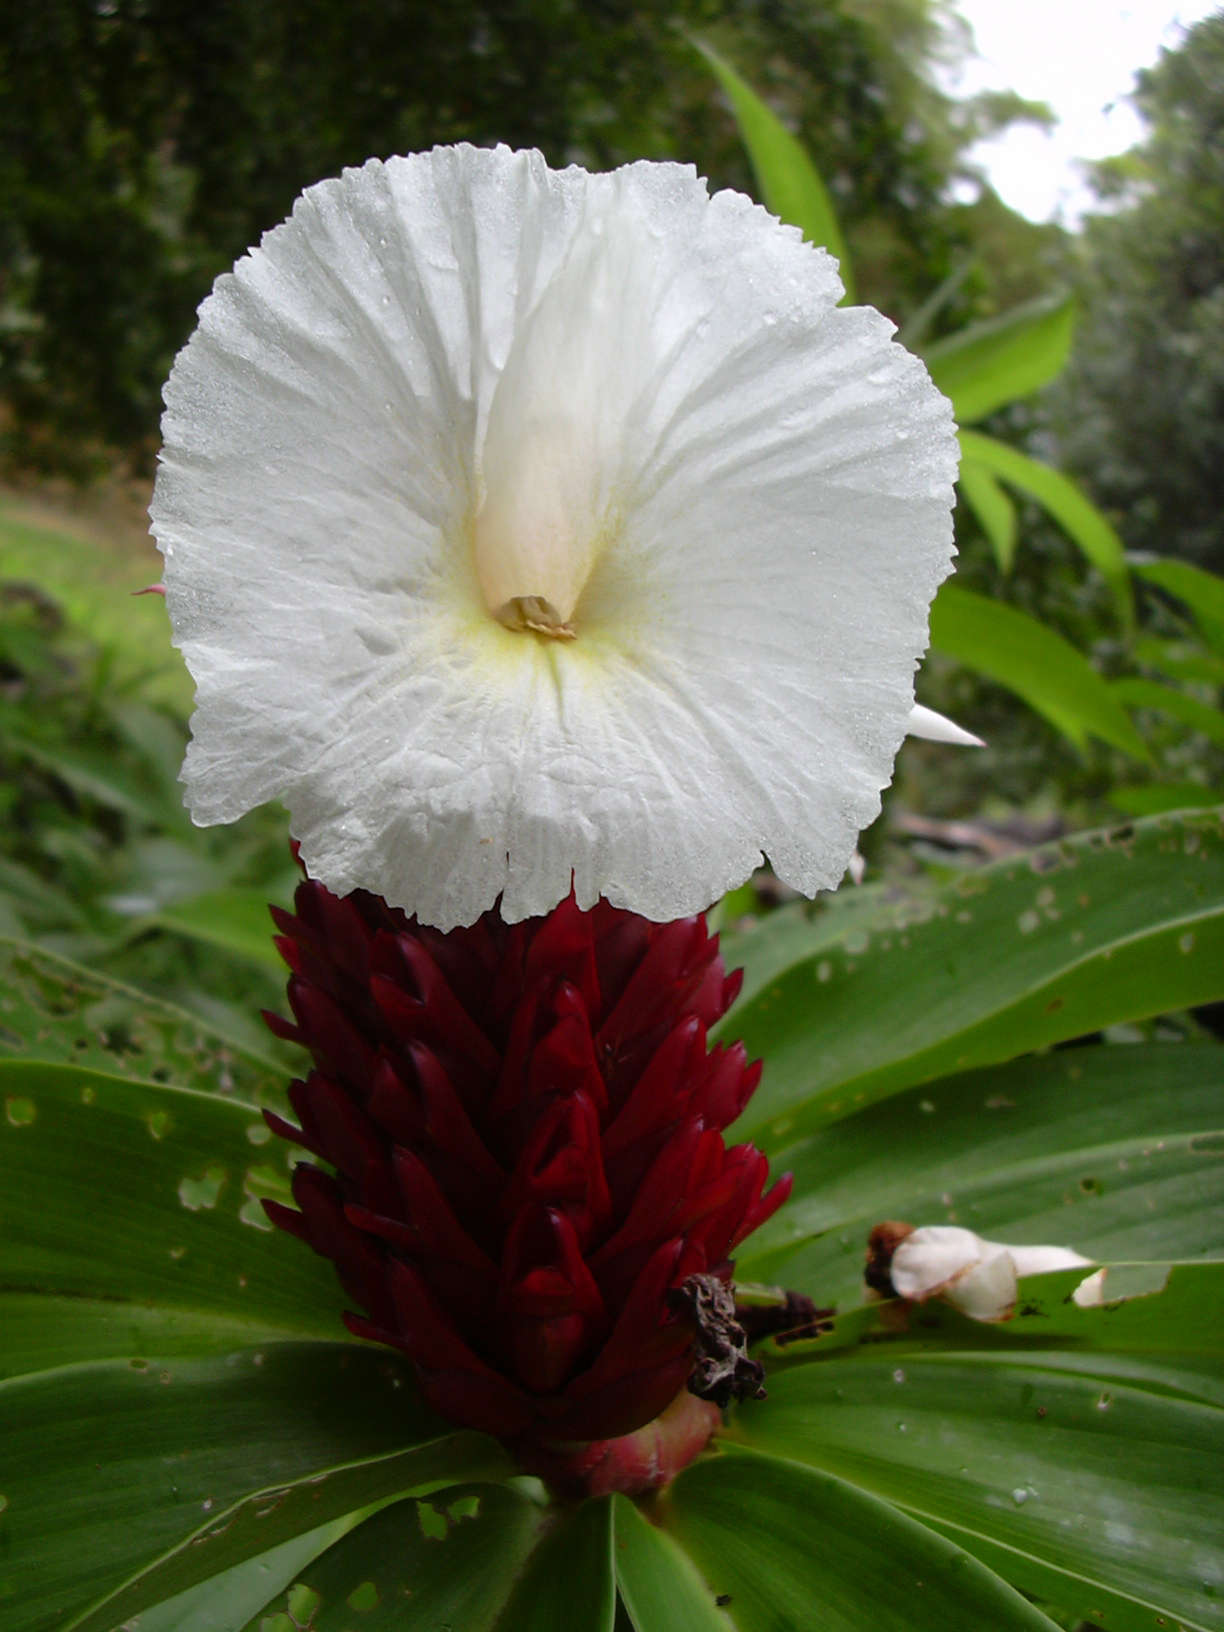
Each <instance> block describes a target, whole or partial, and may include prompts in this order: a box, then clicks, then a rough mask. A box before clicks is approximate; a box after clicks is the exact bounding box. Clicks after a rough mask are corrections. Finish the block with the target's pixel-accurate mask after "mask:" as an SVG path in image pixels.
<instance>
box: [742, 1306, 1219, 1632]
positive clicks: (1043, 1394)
mask: <svg viewBox="0 0 1224 1632" xmlns="http://www.w3.org/2000/svg"><path fill="white" fill-rule="evenodd" d="M1098 1315H1099V1312H1098ZM734 1432H735V1433H736V1435H737V1436H740V1437H742V1438H743V1440H744V1441H745V1443H747V1444H749V1445H751V1446H753V1447H754V1448H756V1449H758V1450H760V1451H765V1452H770V1453H772V1454H774V1455H775V1456H783V1457H787V1458H790V1459H793V1460H794V1461H797V1462H804V1463H810V1464H811V1465H813V1466H815V1467H818V1468H820V1469H822V1470H824V1471H826V1472H828V1473H833V1474H836V1475H838V1476H840V1477H841V1478H843V1479H847V1480H850V1481H852V1482H853V1483H854V1484H855V1485H858V1486H861V1487H862V1488H864V1489H866V1490H869V1491H872V1492H873V1493H875V1494H876V1495H877V1496H882V1497H885V1498H887V1499H888V1500H890V1501H894V1502H897V1503H899V1504H901V1505H902V1506H903V1507H904V1508H905V1509H906V1510H907V1511H908V1512H910V1513H912V1514H913V1515H914V1516H915V1517H917V1518H920V1519H924V1520H928V1519H929V1520H934V1521H936V1522H939V1523H941V1525H943V1526H944V1527H945V1534H948V1535H950V1536H952V1537H953V1538H954V1539H955V1540H956V1541H957V1542H959V1543H960V1545H961V1546H963V1547H965V1548H966V1549H968V1550H969V1551H970V1552H974V1553H978V1552H979V1551H980V1549H979V1545H978V1543H979V1538H984V1539H985V1540H986V1541H987V1542H989V1543H993V1544H994V1545H993V1546H992V1547H991V1548H990V1549H989V1551H984V1550H983V1551H981V1556H983V1558H984V1559H985V1560H986V1561H987V1562H989V1564H990V1566H991V1568H992V1569H995V1570H998V1571H1000V1572H1001V1573H1003V1574H1004V1575H1005V1576H1006V1577H1007V1579H1009V1580H1010V1581H1012V1582H1013V1584H1014V1585H1016V1586H1017V1587H1019V1588H1021V1589H1022V1590H1023V1591H1026V1592H1030V1593H1033V1594H1035V1595H1036V1596H1038V1597H1043V1598H1046V1599H1048V1600H1051V1601H1053V1602H1054V1603H1057V1604H1061V1605H1065V1606H1066V1607H1068V1608H1071V1609H1075V1610H1077V1611H1078V1612H1079V1613H1080V1614H1081V1615H1083V1616H1085V1617H1090V1618H1092V1619H1093V1620H1098V1619H1099V1620H1103V1621H1104V1624H1105V1625H1107V1626H1109V1627H1111V1628H1112V1627H1117V1628H1118V1629H1119V1632H1154V1628H1155V1627H1156V1626H1157V1625H1158V1624H1159V1623H1158V1622H1156V1620H1155V1619H1154V1617H1155V1616H1157V1615H1161V1614H1164V1615H1166V1616H1169V1617H1172V1618H1174V1619H1176V1620H1178V1621H1180V1622H1181V1623H1182V1624H1188V1625H1191V1626H1195V1627H1199V1626H1210V1627H1216V1626H1219V1625H1221V1624H1222V1620H1224V1598H1221V1597H1218V1596H1216V1591H1217V1586H1218V1583H1220V1582H1221V1581H1224V1545H1222V1542H1221V1538H1222V1537H1224V1487H1221V1484H1220V1481H1219V1468H1220V1465H1221V1464H1220V1456H1221V1453H1224V1412H1221V1411H1220V1410H1218V1409H1215V1408H1213V1407H1210V1406H1206V1405H1203V1404H1202V1403H1200V1402H1197V1401H1191V1400H1185V1399H1180V1398H1174V1397H1171V1396H1167V1395H1162V1394H1159V1393H1157V1392H1155V1391H1154V1390H1153V1389H1152V1388H1151V1387H1150V1386H1144V1387H1141V1388H1136V1387H1132V1386H1129V1385H1128V1384H1127V1382H1126V1381H1125V1378H1123V1377H1114V1378H1112V1379H1111V1380H1110V1382H1109V1384H1108V1386H1107V1387H1102V1385H1101V1382H1100V1380H1099V1379H1097V1378H1093V1377H1090V1376H1081V1375H1075V1374H1072V1373H1067V1372H1063V1371H1060V1370H1058V1369H1057V1360H1056V1359H1052V1360H1051V1363H1050V1365H1049V1366H1037V1365H1033V1364H1032V1363H1031V1361H1030V1360H1027V1359H1024V1358H1021V1357H1015V1356H1010V1355H1006V1354H993V1355H984V1354H978V1355H972V1354H969V1355H955V1354H953V1355H918V1354H908V1355H906V1356H905V1357H904V1360H903V1362H902V1363H898V1362H897V1359H896V1357H895V1356H893V1355H889V1356H881V1357H880V1358H878V1359H876V1358H873V1359H867V1358H863V1359H859V1360H856V1361H853V1362H851V1363H848V1364H829V1365H807V1366H799V1367H795V1368H793V1369H790V1370H787V1371H784V1372H781V1373H779V1374H777V1375H775V1376H771V1378H770V1383H769V1398H768V1400H766V1401H763V1402H761V1403H760V1404H759V1405H753V1406H747V1407H744V1408H743V1409H741V1410H740V1411H739V1412H738V1413H737V1416H736V1422H735V1427H734ZM1102 1612H1103V1613H1102Z"/></svg>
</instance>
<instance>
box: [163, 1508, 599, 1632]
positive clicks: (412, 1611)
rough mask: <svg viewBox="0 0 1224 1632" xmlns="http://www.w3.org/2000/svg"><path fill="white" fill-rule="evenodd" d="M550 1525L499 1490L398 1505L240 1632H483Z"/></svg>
mask: <svg viewBox="0 0 1224 1632" xmlns="http://www.w3.org/2000/svg"><path fill="white" fill-rule="evenodd" d="M548 1522H549V1515H548V1514H547V1512H546V1511H545V1510H544V1509H543V1508H541V1506H540V1505H539V1503H538V1502H535V1501H533V1500H531V1498H530V1497H529V1496H527V1495H524V1494H523V1492H522V1491H521V1490H517V1489H514V1488H508V1487H506V1486H497V1485H456V1486H450V1487H448V1488H446V1489H442V1490H438V1491H436V1492H434V1493H433V1494H432V1495H431V1496H429V1497H425V1498H422V1499H420V1500H416V1501H406V1502H397V1503H396V1504H395V1505H394V1506H392V1507H386V1508H384V1509H383V1510H382V1512H380V1513H377V1514H375V1515H374V1517H373V1518H369V1519H366V1521H365V1522H364V1523H363V1524H361V1525H358V1526H357V1528H356V1529H353V1530H350V1531H349V1533H348V1534H347V1535H345V1536H344V1537H343V1538H342V1539H340V1540H339V1541H337V1542H336V1543H335V1544H334V1545H333V1546H332V1547H331V1548H330V1549H329V1550H328V1551H327V1552H324V1553H322V1554H321V1555H320V1556H318V1557H316V1558H315V1559H314V1561H313V1562H312V1563H310V1564H308V1565H307V1566H306V1567H305V1568H304V1569H302V1570H300V1571H299V1572H298V1573H297V1575H296V1576H295V1577H294V1578H293V1580H292V1582H287V1583H286V1587H285V1590H283V1591H282V1592H281V1593H280V1594H279V1596H277V1597H275V1598H271V1597H270V1598H269V1599H268V1600H266V1601H265V1603H264V1604H263V1605H262V1606H261V1610H262V1613H261V1614H258V1615H255V1616H254V1617H253V1618H252V1620H251V1622H250V1625H249V1627H248V1628H247V1632H261V1628H266V1629H267V1632H294V1621H295V1619H296V1621H297V1623H298V1625H300V1624H301V1623H302V1622H303V1621H304V1620H307V1619H308V1620H309V1627H310V1632H356V1629H357V1628H358V1627H360V1628H361V1629H362V1632H437V1629H438V1628H439V1627H449V1628H450V1629H451V1632H487V1629H488V1628H490V1627H492V1626H493V1624H494V1622H495V1621H496V1619H497V1617H498V1614H499V1613H500V1611H501V1609H502V1607H503V1606H504V1604H505V1602H506V1600H507V1598H508V1597H509V1596H510V1593H511V1591H512V1590H513V1588H514V1584H515V1581H516V1580H517V1579H518V1577H519V1575H520V1574H521V1573H522V1570H523V1567H524V1565H525V1564H526V1562H527V1560H528V1558H529V1557H530V1555H531V1552H532V1551H533V1549H534V1548H535V1546H536V1545H537V1543H538V1541H539V1539H540V1536H541V1534H542V1533H543V1531H544V1530H545V1529H546V1527H547V1524H548ZM295 1611H296V1612H297V1613H296V1615H295ZM303 1611H307V1612H308V1614H303V1613H302V1612H303ZM270 1617H272V1622H271V1626H269V1624H268V1622H269V1618H270ZM276 1617H283V1620H282V1619H278V1618H276ZM574 1624H575V1627H576V1628H580V1627H581V1622H575V1623H574ZM142 1632H143V1623H142ZM167 1632H169V1629H168V1628H167Z"/></svg>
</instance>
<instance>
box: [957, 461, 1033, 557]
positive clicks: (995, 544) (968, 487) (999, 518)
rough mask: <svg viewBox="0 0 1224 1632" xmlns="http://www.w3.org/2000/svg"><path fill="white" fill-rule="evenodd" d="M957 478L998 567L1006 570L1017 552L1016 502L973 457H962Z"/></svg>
mask: <svg viewBox="0 0 1224 1632" xmlns="http://www.w3.org/2000/svg"><path fill="white" fill-rule="evenodd" d="M959 480H960V490H961V496H962V497H963V498H964V499H965V500H966V501H967V503H968V505H969V508H970V509H971V510H972V511H973V513H974V515H975V516H976V517H977V520H978V524H979V526H980V527H981V529H982V531H983V532H984V533H985V534H986V537H987V538H988V539H989V540H990V547H991V549H992V550H993V551H994V558H995V561H996V563H997V564H998V568H999V571H1000V572H1002V573H1009V572H1010V571H1011V568H1012V562H1013V560H1014V559H1015V556H1016V533H1017V529H1018V522H1017V520H1016V507H1015V505H1014V504H1013V503H1012V501H1011V500H1010V499H1009V498H1008V496H1007V494H1006V493H1005V492H1004V490H1003V488H1002V486H1001V485H1000V484H999V482H998V481H996V479H995V477H994V475H993V474H992V473H991V472H990V471H989V470H987V468H986V466H985V465H979V464H977V463H975V462H974V460H972V459H962V460H961V467H960V478H959Z"/></svg>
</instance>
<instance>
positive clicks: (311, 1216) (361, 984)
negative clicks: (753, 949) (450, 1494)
mask: <svg viewBox="0 0 1224 1632" xmlns="http://www.w3.org/2000/svg"><path fill="white" fill-rule="evenodd" d="M295 904H296V915H294V914H289V913H285V912H279V911H275V909H274V916H275V918H276V922H277V925H278V927H279V928H280V929H281V931H282V932H283V933H282V937H281V939H280V940H279V941H278V945H279V946H280V947H281V950H282V952H283V953H284V956H285V959H286V961H287V962H288V963H289V965H290V968H291V969H292V971H293V973H292V976H291V978H290V981H289V1003H290V1006H291V1008H292V1010H293V1014H294V1019H295V1021H296V1024H293V1025H290V1024H288V1023H287V1022H286V1021H283V1020H279V1019H277V1018H276V1017H274V1016H269V1017H268V1019H269V1024H270V1025H271V1026H272V1028H273V1030H274V1031H276V1032H277V1033H278V1035H280V1036H284V1037H291V1038H293V1039H295V1040H296V1041H298V1042H300V1043H302V1044H304V1045H305V1047H306V1048H308V1049H309V1050H310V1053H311V1055H312V1056H313V1059H314V1067H315V1068H314V1070H312V1071H311V1073H310V1075H309V1076H308V1077H307V1078H306V1080H305V1081H304V1082H295V1083H294V1084H293V1085H292V1087H291V1089H290V1099H291V1101H292V1104H293V1108H294V1111H295V1112H296V1114H297V1117H298V1119H299V1121H300V1122H301V1130H300V1131H299V1130H297V1129H295V1128H293V1127H291V1126H290V1125H289V1124H288V1123H286V1122H284V1121H283V1120H282V1119H281V1118H279V1117H276V1116H272V1115H269V1117H268V1121H269V1123H270V1124H271V1126H272V1127H273V1129H274V1130H275V1131H276V1132H277V1133H280V1134H283V1135H284V1136H285V1137H286V1138H288V1139H292V1140H294V1141H295V1142H296V1143H298V1144H300V1145H303V1146H305V1147H306V1148H307V1149H308V1150H310V1151H312V1152H313V1153H314V1154H315V1155H317V1156H319V1157H320V1158H322V1159H323V1160H324V1161H325V1162H327V1163H329V1164H330V1165H331V1166H332V1167H333V1168H334V1169H335V1175H336V1176H335V1177H332V1176H331V1175H330V1174H328V1173H326V1172H324V1171H323V1170H321V1169H320V1168H317V1167H315V1166H314V1165H313V1164H310V1163H302V1164H300V1165H299V1166H298V1167H297V1168H296V1169H295V1171H294V1179H293V1193H294V1198H295V1200H296V1201H297V1204H298V1207H299V1208H300V1209H301V1211H300V1212H295V1211H293V1210H292V1209H290V1208H288V1207H282V1206H279V1205H277V1204H276V1203H274V1202H265V1204H264V1205H265V1207H266V1208H267V1210H268V1214H269V1216H270V1217H271V1218H272V1219H273V1221H274V1222H275V1223H277V1224H280V1225H282V1226H283V1227H284V1228H285V1229H288V1230H291V1231H293V1233H294V1234H296V1235H299V1236H300V1237H301V1238H302V1239H303V1240H304V1241H307V1242H309V1244H310V1245H311V1246H312V1247H314V1249H315V1251H316V1252H320V1253H322V1254H323V1255H324V1256H326V1257H328V1258H331V1259H332V1260H333V1261H334V1263H335V1265H336V1268H337V1271H338V1273H339V1276H340V1281H341V1283H342V1285H343V1287H344V1290H345V1291H346V1293H347V1294H348V1296H349V1297H350V1298H351V1299H352V1300H353V1302H354V1303H355V1304H357V1305H358V1306H359V1307H360V1309H361V1310H362V1311H363V1313H362V1314H348V1315H346V1316H345V1320H346V1322H347V1324H348V1325H349V1327H350V1329H351V1330H352V1331H353V1332H355V1333H357V1334H359V1335H360V1336H363V1337H369V1338H374V1339H376V1340H378V1341H380V1342H383V1343H390V1344H394V1345H395V1346H396V1347H397V1348H399V1349H402V1350H403V1351H404V1353H405V1354H406V1355H408V1357H409V1359H410V1360H411V1361H412V1363H413V1365H414V1367H415V1368H416V1372H417V1376H418V1379H419V1382H420V1386H421V1389H422V1391H423V1393H424V1394H425V1396H426V1398H427V1399H428V1400H429V1401H430V1403H431V1404H432V1405H433V1406H434V1407H435V1409H437V1410H438V1411H439V1412H440V1413H441V1414H442V1415H443V1416H446V1417H448V1418H449V1419H450V1420H451V1421H452V1422H455V1423H458V1424H460V1425H462V1426H464V1427H469V1428H478V1429H482V1430H484V1431H485V1432H487V1433H492V1434H496V1435H499V1436H501V1437H503V1438H517V1437H520V1436H524V1435H525V1436H528V1437H529V1438H534V1439H536V1440H537V1441H541V1442H550V1443H555V1442H562V1441H575V1440H596V1439H610V1438H615V1437H617V1436H620V1435H624V1434H628V1433H631V1432H632V1431H633V1430H635V1429H638V1428H641V1427H642V1426H643V1425H644V1424H646V1423H648V1422H650V1421H651V1420H652V1419H653V1418H654V1417H656V1416H658V1414H659V1413H660V1412H661V1411H663V1410H664V1408H665V1407H666V1406H667V1405H668V1404H669V1403H670V1402H671V1401H672V1400H673V1399H674V1398H675V1396H676V1394H677V1393H678V1392H679V1391H680V1390H681V1389H682V1388H683V1387H684V1385H685V1383H686V1381H687V1379H688V1377H689V1375H690V1372H691V1371H692V1368H693V1349H692V1345H693V1338H694V1330H693V1326H692V1324H691V1317H690V1316H689V1315H688V1314H686V1313H685V1312H684V1308H683V1300H679V1301H678V1302H677V1300H673V1301H672V1302H669V1294H670V1293H671V1292H672V1291H673V1289H675V1288H678V1287H679V1286H681V1285H682V1283H683V1282H684V1281H685V1280H686V1278H687V1277H688V1276H690V1275H693V1274H699V1273H713V1274H716V1275H719V1276H722V1277H729V1275H730V1273H731V1264H730V1261H729V1255H730V1253H731V1252H732V1251H733V1250H734V1248H735V1246H736V1244H737V1243H738V1242H739V1241H741V1240H743V1238H744V1237H745V1236H746V1235H747V1234H748V1233H749V1232H750V1231H751V1230H754V1229H755V1228H756V1227H757V1226H758V1225H759V1224H761V1223H763V1222H764V1220H765V1219H766V1218H768V1217H769V1216H770V1215H771V1214H772V1213H773V1212H774V1211H775V1210H776V1209H777V1208H778V1207H779V1206H780V1205H781V1203H782V1201H784V1200H785V1198H786V1195H787V1194H788V1193H789V1188H790V1186H789V1181H788V1180H783V1181H782V1182H781V1183H779V1184H776V1185H775V1186H774V1187H773V1189H772V1190H771V1191H770V1192H769V1194H768V1195H763V1194H762V1192H763V1189H764V1185H765V1180H766V1173H767V1164H766V1161H765V1158H764V1156H762V1155H761V1153H760V1152H759V1151H757V1150H755V1149H754V1148H753V1147H752V1146H751V1145H734V1146H732V1147H731V1148H730V1149H727V1148H726V1146H725V1145H724V1143H723V1139H722V1130H723V1129H724V1128H725V1127H727V1126H728V1124H729V1123H731V1122H733V1121H734V1120H735V1118H736V1117H737V1116H738V1115H739V1113H740V1111H741V1110H742V1109H743V1108H744V1106H745V1104H746V1103H747V1101H748V1099H749V1096H750V1095H751V1094H752V1092H753V1089H754V1088H755V1087H756V1085H757V1081H758V1078H759V1075H760V1067H759V1066H758V1065H749V1064H748V1063H747V1061H746V1059H745V1056H744V1051H743V1049H742V1047H741V1046H740V1045H738V1044H736V1045H735V1046H733V1047H731V1048H723V1047H721V1046H719V1047H716V1048H714V1049H713V1050H710V1049H708V1048H707V1044H706V1029H707V1027H708V1026H710V1025H711V1024H713V1022H714V1021H715V1020H717V1019H718V1018H719V1017H720V1016H721V1015H723V1014H724V1013H725V1012H726V1010H727V1008H728V1006H729V1005H730V1003H731V1002H732V1000H733V998H734V997H735V994H736V992H737V991H738V989H739V977H738V976H737V975H731V976H728V975H727V974H726V973H725V972H724V969H723V964H722V959H721V958H720V957H719V955H718V941H717V938H716V937H711V936H710V935H709V933H708V932H707V930H706V925H705V920H704V919H703V918H688V919H684V920H682V921H680V922H677V923H671V924H654V923H650V922H648V921H647V920H646V919H644V918H639V917H636V916H635V915H634V914H632V913H628V912H622V911H619V910H617V909H615V908H613V907H609V906H607V905H606V904H603V903H601V904H600V905H599V906H597V907H596V908H595V909H594V910H593V911H591V912H582V911H580V910H579V909H578V907H577V906H576V905H575V904H574V902H573V900H572V899H571V900H570V901H567V902H564V903H562V905H561V906H559V907H557V908H556V909H555V910H554V911H553V912H551V913H549V914H548V915H547V917H544V918H536V919H531V920H529V921H527V922H525V923H521V924H516V925H513V926H510V925H507V924H505V923H503V922H502V920H501V918H500V916H499V915H498V914H497V913H496V912H490V913H486V914H485V916H484V917H483V918H481V919H480V920H479V922H477V923H476V924H474V925H473V926H472V927H471V928H470V929H456V930H452V931H451V932H450V933H448V934H442V933H440V932H439V931H437V930H432V929H427V928H423V927H422V926H420V925H419V924H417V923H416V922H415V921H412V920H409V919H408V918H406V917H405V916H404V914H403V913H401V912H398V911H394V910H392V909H391V908H389V907H387V906H386V904H385V903H384V902H382V901H381V900H379V899H378V898H377V897H374V896H371V895H367V894H365V893H364V892H361V891H358V892H356V893H355V894H353V895H351V896H348V897H346V898H345V899H343V900H341V899H339V898H337V897H336V896H334V895H332V894H331V893H330V892H329V891H328V890H326V889H324V888H323V887H322V885H319V884H316V883H313V882H310V881H307V882H305V883H303V884H301V885H300V886H299V888H298V891H297V897H296V903H295Z"/></svg>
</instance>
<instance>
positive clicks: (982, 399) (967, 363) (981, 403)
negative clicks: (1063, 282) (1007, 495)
mask: <svg viewBox="0 0 1224 1632" xmlns="http://www.w3.org/2000/svg"><path fill="white" fill-rule="evenodd" d="M1074 333H1075V301H1074V300H1073V299H1072V298H1071V297H1070V296H1067V295H1059V296H1055V297H1053V298H1050V297H1046V298H1043V299H1041V300H1035V301H1031V302H1029V303H1028V304H1027V305H1024V306H1017V307H1015V308H1014V309H1013V310H1012V311H1010V312H1004V313H1003V315H1002V316H1001V317H995V318H991V319H990V320H989V321H987V322H985V323H971V324H970V325H969V326H968V328H964V329H961V330H959V331H958V332H957V333H956V334H950V335H948V336H947V337H946V338H945V339H942V340H936V341H934V342H933V343H932V344H931V345H927V346H923V347H922V360H923V362H925V363H926V365H927V367H928V368H929V369H930V371H931V378H932V379H933V380H934V381H935V384H936V385H937V386H938V387H939V389H940V390H941V391H942V392H944V394H945V395H946V396H949V397H951V399H952V408H953V412H954V413H955V414H956V418H957V422H958V424H961V425H972V424H973V423H974V421H975V420H979V419H985V417H986V415H987V414H991V413H993V412H994V410H995V409H996V408H1001V407H1002V406H1003V405H1004V403H1007V402H1015V401H1016V400H1017V399H1018V398H1019V397H1027V396H1031V395H1032V393H1033V392H1034V391H1039V390H1040V389H1041V387H1042V386H1043V385H1048V384H1049V383H1050V381H1051V380H1054V379H1057V377H1058V376H1059V375H1060V374H1061V373H1062V371H1063V368H1064V367H1065V366H1066V362H1067V358H1068V357H1069V356H1070V353H1071V340H1072V337H1073V335H1074Z"/></svg>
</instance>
